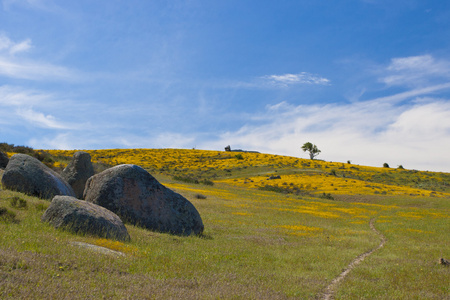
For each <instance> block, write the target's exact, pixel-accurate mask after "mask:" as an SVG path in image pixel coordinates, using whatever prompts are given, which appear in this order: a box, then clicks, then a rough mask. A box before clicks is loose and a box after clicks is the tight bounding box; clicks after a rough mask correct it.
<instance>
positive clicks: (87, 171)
mask: <svg viewBox="0 0 450 300" xmlns="http://www.w3.org/2000/svg"><path fill="white" fill-rule="evenodd" d="M92 175H94V167H93V166H92V162H91V155H90V154H89V153H87V152H83V151H78V152H76V153H75V154H74V155H73V158H72V160H71V161H70V163H69V164H68V165H67V167H66V168H65V169H64V170H63V172H62V177H63V178H64V179H65V180H66V181H67V182H68V183H69V184H70V186H72V188H73V190H74V192H75V195H76V197H77V198H78V199H82V198H83V192H84V186H85V185H86V181H87V180H88V179H89V177H91V176H92Z"/></svg>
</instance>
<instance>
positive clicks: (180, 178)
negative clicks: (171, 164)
mask: <svg viewBox="0 0 450 300" xmlns="http://www.w3.org/2000/svg"><path fill="white" fill-rule="evenodd" d="M172 178H173V180H176V181H183V182H186V183H195V184H198V183H199V181H198V179H195V178H193V177H190V176H182V175H176V176H173V177H172Z"/></svg>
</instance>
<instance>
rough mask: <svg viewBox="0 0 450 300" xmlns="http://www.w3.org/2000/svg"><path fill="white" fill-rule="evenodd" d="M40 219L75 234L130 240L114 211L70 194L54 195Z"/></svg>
mask: <svg viewBox="0 0 450 300" xmlns="http://www.w3.org/2000/svg"><path fill="white" fill-rule="evenodd" d="M41 220H42V221H43V222H47V223H50V224H51V225H53V226H54V227H55V228H59V229H64V230H67V231H70V232H73V233H76V234H87V235H93V236H98V237H101V238H107V239H115V240H118V241H129V240H130V235H129V234H128V231H127V228H126V227H125V225H124V224H123V222H122V220H120V218H119V217H118V216H117V215H116V214H115V213H113V212H111V211H109V210H107V209H106V208H104V207H101V206H99V205H96V204H94V203H90V202H86V201H83V200H78V199H76V198H74V197H70V196H55V197H54V198H53V200H52V203H51V204H50V206H49V207H48V208H47V210H46V211H45V212H44V215H43V216H42V218H41Z"/></svg>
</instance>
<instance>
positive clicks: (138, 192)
mask: <svg viewBox="0 0 450 300" xmlns="http://www.w3.org/2000/svg"><path fill="white" fill-rule="evenodd" d="M84 199H86V201H89V202H93V203H95V204H98V205H101V206H103V207H105V208H107V209H109V210H111V211H113V212H115V213H116V214H117V215H119V216H120V217H121V218H122V220H123V221H124V222H129V223H132V224H136V225H138V226H142V227H145V228H148V229H151V230H156V231H160V232H167V233H172V234H177V235H191V234H201V233H202V232H203V228H204V227H203V222H202V219H201V217H200V214H199V213H198V211H197V210H196V209H195V207H194V206H193V205H192V203H190V202H189V201H188V200H187V199H186V198H184V197H183V196H181V195H180V194H177V193H175V192H174V191H172V190H170V189H168V188H166V187H165V186H163V185H162V184H160V183H159V182H158V181H157V180H156V179H155V178H154V177H153V176H152V175H150V174H149V173H148V172H147V171H145V170H144V169H142V168H141V167H139V166H136V165H119V166H116V167H113V168H110V169H107V170H105V171H103V172H101V173H99V174H97V175H94V176H92V177H91V178H89V179H88V181H87V183H86V189H85V190H84Z"/></svg>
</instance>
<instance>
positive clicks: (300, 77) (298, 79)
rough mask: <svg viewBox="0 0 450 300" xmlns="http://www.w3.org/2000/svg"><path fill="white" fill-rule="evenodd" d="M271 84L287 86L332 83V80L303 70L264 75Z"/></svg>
mask: <svg viewBox="0 0 450 300" xmlns="http://www.w3.org/2000/svg"><path fill="white" fill-rule="evenodd" d="M262 78H263V79H264V80H267V81H268V82H269V83H270V84H272V85H275V86H283V87H287V86H290V85H295V84H321V85H326V84H329V83H330V80H328V79H327V78H324V77H320V76H317V75H313V74H310V73H307V72H301V73H298V74H283V75H267V76H264V77H262Z"/></svg>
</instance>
